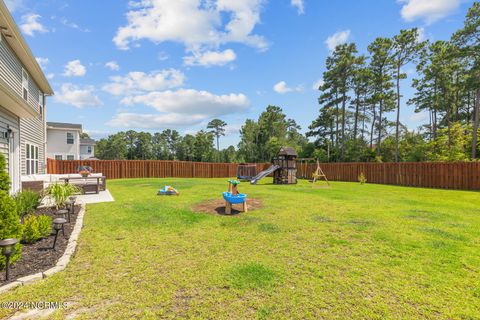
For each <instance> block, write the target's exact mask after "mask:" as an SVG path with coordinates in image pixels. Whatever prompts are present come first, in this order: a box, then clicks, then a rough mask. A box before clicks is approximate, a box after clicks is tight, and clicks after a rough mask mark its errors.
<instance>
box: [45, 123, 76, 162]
mask: <svg viewBox="0 0 480 320" xmlns="http://www.w3.org/2000/svg"><path fill="white" fill-rule="evenodd" d="M67 132H70V133H73V139H74V140H73V141H74V142H73V144H67ZM56 155H59V156H62V159H63V160H66V159H67V156H73V158H74V160H80V131H78V130H73V129H72V130H67V129H50V128H48V129H47V157H48V158H52V159H55V156H56Z"/></svg>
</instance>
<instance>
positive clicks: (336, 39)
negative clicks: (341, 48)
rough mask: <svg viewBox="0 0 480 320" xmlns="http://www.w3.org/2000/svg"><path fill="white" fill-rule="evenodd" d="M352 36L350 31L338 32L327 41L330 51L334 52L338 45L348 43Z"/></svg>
mask: <svg viewBox="0 0 480 320" xmlns="http://www.w3.org/2000/svg"><path fill="white" fill-rule="evenodd" d="M350 34H351V31H350V30H343V31H338V32H336V33H334V34H332V35H331V36H330V37H328V38H327V40H325V44H326V45H327V48H328V50H330V51H333V50H335V48H336V47H337V46H338V45H340V44H344V43H346V42H347V41H348V39H350Z"/></svg>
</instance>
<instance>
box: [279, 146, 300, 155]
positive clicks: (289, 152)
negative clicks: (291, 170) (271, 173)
mask: <svg viewBox="0 0 480 320" xmlns="http://www.w3.org/2000/svg"><path fill="white" fill-rule="evenodd" d="M278 155H279V156H292V157H297V156H298V154H297V152H296V151H295V149H293V148H290V147H283V148H281V149H280V152H279V153H278Z"/></svg>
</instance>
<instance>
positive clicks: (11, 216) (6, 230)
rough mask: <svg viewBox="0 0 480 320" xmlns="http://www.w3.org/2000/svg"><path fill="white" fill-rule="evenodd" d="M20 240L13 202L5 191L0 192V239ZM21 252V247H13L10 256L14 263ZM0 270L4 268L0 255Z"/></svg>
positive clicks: (3, 259)
mask: <svg viewBox="0 0 480 320" xmlns="http://www.w3.org/2000/svg"><path fill="white" fill-rule="evenodd" d="M8 238H15V239H19V240H20V239H22V225H21V223H20V219H19V217H18V214H17V206H16V203H15V201H14V200H13V199H12V198H11V197H10V196H9V195H8V193H7V192H6V191H3V190H0V239H8ZM20 252H21V245H19V244H18V245H16V246H15V253H14V254H13V255H12V256H11V260H10V261H11V262H12V263H14V262H15V261H16V260H17V259H18V258H19V257H20ZM0 268H2V269H3V268H5V256H3V255H0Z"/></svg>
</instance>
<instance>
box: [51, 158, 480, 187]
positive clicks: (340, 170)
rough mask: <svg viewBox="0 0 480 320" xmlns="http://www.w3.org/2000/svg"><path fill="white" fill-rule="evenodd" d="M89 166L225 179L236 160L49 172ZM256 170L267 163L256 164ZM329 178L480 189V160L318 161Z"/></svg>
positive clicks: (69, 163) (101, 163)
mask: <svg viewBox="0 0 480 320" xmlns="http://www.w3.org/2000/svg"><path fill="white" fill-rule="evenodd" d="M81 165H83V166H90V167H92V168H93V170H94V171H95V172H101V173H103V174H104V175H105V176H106V177H107V178H108V179H121V178H167V177H177V178H227V177H235V176H236V174H237V166H238V164H236V163H206V162H186V161H163V160H53V159H48V162H47V166H48V168H47V170H48V173H51V174H65V173H75V172H77V168H78V167H79V166H81ZM256 166H257V173H258V172H260V171H262V170H265V169H266V168H268V167H269V166H270V164H269V163H258V164H256ZM320 166H321V167H322V170H323V171H324V172H325V174H326V176H327V178H328V179H329V180H331V181H350V182H356V181H358V176H359V175H360V173H362V172H363V173H364V174H365V177H366V178H367V183H378V184H391V185H400V186H412V187H426V188H444V189H463V190H480V162H403V163H322V164H320ZM297 168H298V176H304V177H311V176H312V173H313V172H314V171H315V169H316V168H317V165H316V164H314V163H311V164H308V165H306V166H303V165H298V166H297Z"/></svg>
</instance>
